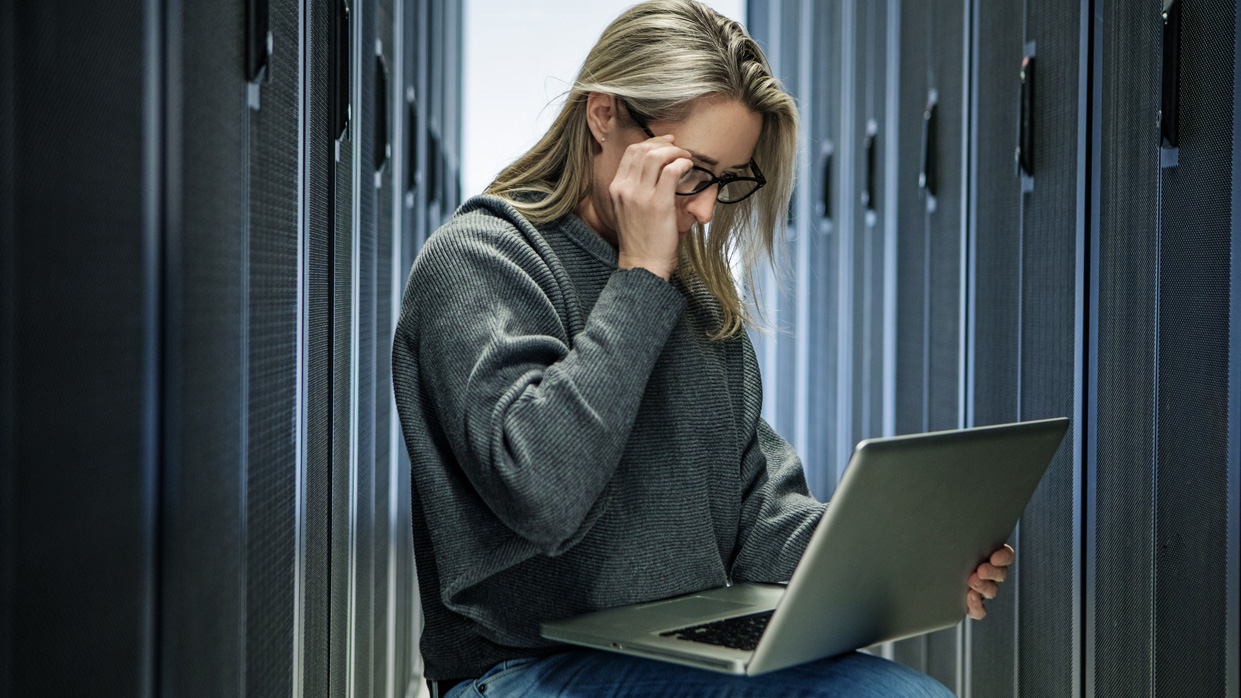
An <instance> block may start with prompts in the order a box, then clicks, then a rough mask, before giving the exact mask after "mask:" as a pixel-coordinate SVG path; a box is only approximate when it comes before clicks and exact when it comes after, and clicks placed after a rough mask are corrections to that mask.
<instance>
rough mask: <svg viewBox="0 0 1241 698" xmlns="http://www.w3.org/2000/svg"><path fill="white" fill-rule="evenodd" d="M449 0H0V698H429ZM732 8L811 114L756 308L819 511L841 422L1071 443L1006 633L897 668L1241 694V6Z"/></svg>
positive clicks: (841, 441) (905, 644) (999, 679)
mask: <svg viewBox="0 0 1241 698" xmlns="http://www.w3.org/2000/svg"><path fill="white" fill-rule="evenodd" d="M548 7H550V6H548V5H540V4H539V3H527V4H525V5H522V6H521V11H522V12H526V13H528V14H531V15H537V14H538V13H539V12H540V11H542V10H546V9H547V8H548ZM466 8H467V5H465V4H463V3H462V2H456V1H455V0H111V1H110V2H77V3H71V2H52V1H47V0H44V1H36V0H15V1H13V2H0V623H2V625H0V696H3V697H6V698H7V697H8V696H12V697H13V698H34V697H36V696H37V697H39V698H42V697H44V696H52V697H55V696H78V695H92V696H94V695H117V696H141V697H143V698H146V697H149V696H157V695H158V696H178V698H194V697H195V696H202V697H204V698H208V697H209V698H219V697H221V696H239V697H240V696H249V697H251V698H257V697H258V696H272V697H281V698H284V697H292V698H378V697H380V696H382V697H384V698H412V697H414V696H418V697H420V698H421V697H422V696H427V695H428V694H429V692H428V690H427V688H426V685H425V683H424V682H423V680H422V678H421V671H422V667H421V663H420V661H421V660H420V658H419V653H418V638H419V632H420V624H421V613H420V609H419V593H418V586H417V579H416V571H415V569H414V560H413V544H412V540H411V533H410V532H411V519H410V517H411V483H410V467H409V459H408V455H407V453H406V448H405V443H404V439H403V438H402V434H401V430H400V427H399V425H398V422H397V415H396V410H395V407H394V401H393V392H392V366H391V359H390V357H391V351H392V338H393V333H394V328H395V324H396V315H395V313H396V308H397V307H398V303H399V302H400V300H401V294H402V291H403V289H404V286H405V280H406V275H407V274H408V272H409V269H410V267H411V265H412V263H413V259H414V257H415V255H416V253H417V251H418V249H419V247H420V245H421V244H422V242H423V241H424V240H425V239H426V238H427V236H428V235H429V234H430V233H431V232H432V231H434V230H435V229H436V228H437V227H439V225H440V224H441V223H442V222H443V221H444V220H446V218H447V217H448V216H449V215H451V213H452V212H453V211H454V210H455V209H456V207H457V206H458V205H459V204H460V202H461V201H462V200H463V199H464V198H465V197H466V196H467V195H468V194H470V193H472V191H473V190H476V189H478V186H477V185H471V186H468V187H463V184H462V176H463V165H464V163H463V145H464V137H463V124H464V123H465V119H464V107H463V104H464V89H465V88H464V85H463V75H465V57H464V53H463V47H464V43H465V41H464V39H465V37H466V32H468V31H469V27H468V26H467V22H466ZM562 14H563V15H564V16H561V17H558V18H557V19H558V20H561V21H568V22H569V23H570V25H571V27H572V29H571V31H573V32H575V33H580V34H582V35H583V36H588V37H589V39H590V40H591V41H593V38H594V37H596V36H598V34H599V33H600V32H601V31H602V30H603V28H604V27H603V25H602V24H598V25H597V26H596V25H595V24H593V23H588V22H586V21H585V20H584V19H581V17H585V15H581V16H578V15H573V14H570V13H562ZM575 18H577V20H578V21H577V24H574V20H575ZM609 19H610V18H609ZM744 19H745V24H746V26H747V27H748V30H749V31H750V32H751V34H752V35H753V36H754V37H755V38H756V39H757V40H758V41H759V43H760V44H761V45H762V46H763V47H764V50H765V51H766V53H767V56H768V58H769V60H770V64H771V66H772V69H773V72H774V73H775V74H776V75H777V76H778V77H779V78H780V79H781V80H782V82H783V84H784V86H785V87H786V89H787V90H788V91H789V92H790V93H792V94H793V95H794V96H795V98H796V100H797V104H798V109H799V114H800V117H801V121H802V126H803V131H802V133H801V148H800V150H799V155H798V161H797V171H798V181H799V185H798V187H797V189H796V192H795V194H794V197H793V201H792V204H791V206H790V211H789V216H788V224H789V225H788V239H787V245H785V246H784V248H783V249H782V250H781V253H782V254H783V255H784V258H783V261H785V262H787V264H785V265H784V267H785V268H784V269H783V271H781V272H780V273H779V274H776V273H774V272H773V273H772V274H769V275H767V276H766V277H764V278H763V279H762V280H761V281H760V286H761V288H760V289H753V288H751V289H748V291H749V292H756V291H758V290H763V291H766V293H763V294H762V296H761V297H762V298H763V299H764V300H763V303H764V308H763V310H764V312H765V314H766V316H767V318H768V319H769V321H770V322H771V326H772V327H773V328H774V329H775V331H772V332H769V333H766V334H762V333H755V334H753V335H752V337H753V340H754V344H755V346H756V350H757V353H758V360H759V363H760V365H761V368H762V373H763V380H764V408H763V409H764V413H763V414H764V417H765V418H766V419H767V421H768V422H770V423H771V424H772V425H773V426H774V428H775V429H776V430H777V431H778V432H779V433H780V434H781V435H783V436H784V437H785V438H786V439H788V440H789V441H790V443H792V444H793V445H794V447H795V448H796V450H797V452H798V454H799V455H800V456H801V458H802V461H803V463H804V466H805V469H806V475H807V480H808V482H809V484H810V487H811V489H812V491H813V493H814V494H815V495H816V496H817V497H819V498H820V499H827V498H829V497H830V496H831V494H832V492H833V490H834V488H835V486H836V483H837V482H838V480H839V478H840V476H841V474H842V472H843V469H844V467H845V464H846V463H847V459H848V456H849V454H850V452H851V450H852V447H853V445H854V444H855V443H856V442H857V441H858V440H860V439H864V438H868V437H872V436H878V435H890V434H897V433H911V432H923V431H929V430H937V429H945V428H955V427H962V426H970V425H985V424H995V423H1003V422H1012V421H1017V420H1028V419H1038V418H1043V417H1054V416H1068V417H1070V419H1071V421H1072V427H1071V429H1070V432H1069V434H1068V436H1067V437H1066V438H1065V441H1064V444H1063V446H1062V448H1061V450H1060V452H1059V453H1058V454H1057V455H1056V457H1055V459H1054V460H1053V463H1052V465H1051V467H1050V468H1049V470H1048V474H1047V476H1046V477H1045V478H1044V480H1043V482H1042V484H1041V486H1040V488H1039V490H1038V491H1037V492H1036V494H1035V496H1034V498H1033V499H1032V500H1031V502H1030V504H1029V507H1028V508H1027V510H1026V512H1025V515H1024V516H1023V518H1022V520H1021V522H1020V524H1019V526H1018V527H1017V529H1016V530H1015V531H1014V532H1013V535H1012V537H1011V539H1010V542H1011V543H1012V544H1013V545H1014V546H1015V547H1016V549H1017V551H1018V557H1017V561H1016V563H1015V566H1014V568H1013V574H1012V575H1011V576H1010V580H1009V582H1007V583H1006V584H1005V589H1004V594H1003V595H1002V596H1001V598H999V599H996V600H995V601H994V602H992V604H991V605H990V615H989V617H988V618H987V619H986V620H984V621H980V622H978V621H966V622H963V623H961V624H960V625H958V626H956V627H954V628H951V629H948V630H943V631H940V632H937V633H932V634H929V635H925V636H922V637H917V638H911V639H907V640H904V641H901V642H897V643H892V644H889V645H886V646H884V647H882V648H880V649H879V650H877V651H879V652H881V653H882V654H884V655H885V656H887V657H890V658H892V659H895V660H896V661H900V662H904V663H906V664H909V665H911V666H913V667H916V668H917V669H919V670H921V671H924V672H926V673H928V674H930V675H931V676H933V677H935V678H936V679H937V680H939V681H940V682H942V683H943V684H944V685H946V686H948V687H949V688H950V689H951V690H953V691H954V692H955V693H956V694H957V695H959V696H962V697H963V698H1018V697H1020V698H1042V697H1048V698H1064V697H1066V696H1067V697H1073V698H1120V697H1122V696H1123V697H1124V698H1132V697H1146V698H1181V697H1187V698H1188V697H1193V698H1198V697H1200V696H1210V697H1216V696H1219V697H1231V698H1241V689H1239V682H1241V671H1239V665H1241V630H1239V628H1241V613H1239V611H1241V584H1239V580H1241V235H1239V234H1238V215H1239V212H1241V177H1239V176H1238V175H1239V173H1241V149H1238V147H1237V144H1238V137H1239V136H1241V118H1239V115H1241V110H1239V109H1238V100H1239V99H1241V90H1239V89H1238V87H1239V85H1238V82H1237V80H1238V74H1239V71H1238V65H1239V61H1241V41H1238V38H1239V37H1241V16H1239V15H1238V13H1237V10H1236V6H1235V2H1233V1H1231V0H1134V1H1129V0H748V2H746V3H745V11H744ZM592 22H593V20H592ZM587 24H589V26H586V25H587ZM579 60H580V59H579ZM573 67H575V66H566V67H565V69H566V70H570V69H572V68H573ZM514 108H515V107H514ZM548 111H549V112H551V111H554V108H553V107H549V108H548Z"/></svg>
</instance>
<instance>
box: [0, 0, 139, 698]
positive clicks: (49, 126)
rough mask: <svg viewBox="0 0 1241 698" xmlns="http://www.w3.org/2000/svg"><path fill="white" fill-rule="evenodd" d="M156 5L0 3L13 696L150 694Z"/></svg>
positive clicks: (8, 668)
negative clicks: (87, 691)
mask: <svg viewBox="0 0 1241 698" xmlns="http://www.w3.org/2000/svg"><path fill="white" fill-rule="evenodd" d="M154 6H155V3H144V2H135V1H132V0H121V1H119V2H114V3H106V4H103V3H100V4H94V3H88V4H85V5H82V6H80V7H75V12H76V17H75V19H74V21H72V22H65V21H64V18H63V17H62V15H61V8H60V7H59V5H58V4H55V3H4V4H3V5H2V6H0V39H3V41H0V44H2V45H0V66H2V68H3V80H2V84H0V187H3V190H2V191H0V213H2V214H3V215H2V216H0V256H2V257H3V259H2V260H0V265H3V274H0V276H3V279H0V284H3V286H0V308H3V311H2V314H0V317H3V322H4V327H3V330H4V333H3V338H2V339H0V352H2V354H3V355H2V356H0V359H3V370H4V373H3V374H0V395H3V399H4V407H0V416H2V417H3V419H4V422H5V424H4V427H3V432H2V436H3V440H2V441H0V449H3V455H2V458H3V462H2V464H0V471H2V472H0V480H2V481H3V482H4V483H5V484H4V485H0V493H3V494H4V495H5V498H6V499H7V501H6V502H4V503H3V504H2V505H0V506H3V511H2V512H0V519H2V520H4V521H5V532H4V538H5V542H4V543H3V544H0V545H2V547H0V551H3V557H2V558H0V563H3V565H4V571H5V573H4V575H3V579H2V580H0V604H2V606H0V610H3V611H4V613H5V615H4V620H3V622H4V623H5V624H6V625H5V627H4V629H3V631H0V635H2V636H3V637H4V640H0V648H2V649H4V650H5V658H4V659H3V660H0V662H2V663H0V679H4V680H5V682H6V683H5V684H4V685H3V688H2V689H0V690H4V691H8V692H10V693H9V694H10V695H13V696H15V697H18V698H25V697H27V696H41V695H57V694H60V695H72V694H73V693H75V692H77V690H78V689H79V688H80V687H81V686H82V685H83V684H95V685H107V686H109V687H111V689H112V690H114V691H116V692H118V693H125V694H130V695H138V694H141V693H142V692H144V691H149V690H151V689H152V685H151V683H152V681H153V676H154V674H153V673H152V669H153V662H154V661H155V652H154V647H153V642H154V637H155V634H154V626H153V617H154V609H155V603H156V599H155V596H154V594H155V588H156V587H155V584H154V582H155V568H154V559H155V555H154V547H153V546H154V541H155V529H154V525H155V504H156V502H157V501H158V500H157V499H156V494H157V487H158V480H157V478H156V473H157V471H156V465H157V463H158V459H159V454H158V453H157V451H156V450H155V448H156V446H157V444H158V441H157V440H156V434H157V432H156V427H157V425H158V421H157V420H158V407H159V403H158V401H157V395H158V393H157V386H158V382H157V379H158V374H157V373H156V370H157V368H158V365H159V364H158V357H157V354H156V352H158V345H157V344H155V343H154V342H153V341H152V340H153V334H152V330H153V329H154V328H155V325H154V322H155V317H154V313H155V312H157V310H158V305H157V304H156V298H157V296H156V294H157V293H158V291H159V286H158V269H159V266H158V265H159V257H158V255H159V253H160V247H159V245H158V238H157V237H156V236H155V233H157V231H158V230H159V223H160V222H159V220H158V211H159V205H158V203H159V202H158V198H157V197H158V192H159V189H158V186H157V184H158V181H159V179H158V177H157V176H156V175H157V174H158V173H159V161H158V156H159V151H158V149H157V148H154V147H153V146H155V144H157V143H158V137H159V135H160V134H159V131H158V130H151V129H157V127H158V124H157V123H156V124H153V123H151V122H150V121H148V119H147V113H148V110H149V109H151V108H152V107H154V108H158V105H159V104H160V101H159V99H160V95H161V91H160V88H159V85H158V76H159V74H160V73H159V70H158V66H156V65H155V64H153V63H151V62H150V61H149V60H148V58H147V54H146V52H145V50H146V47H147V46H148V45H149V43H150V42H151V41H155V40H158V38H159V37H158V35H152V34H151V33H149V31H148V30H149V29H151V28H152V26H156V27H157V26H158V25H152V24H151V23H149V22H148V20H149V19H150V18H151V16H150V14H149V13H150V12H152V11H153V8H154ZM53 36H54V37H57V39H58V40H59V41H60V42H61V43H60V44H59V46H60V47H61V50H58V51H48V50H42V48H43V47H45V46H47V45H48V41H49V40H50V37H53ZM148 90H149V91H148ZM84 107H89V108H88V109H86V108H84ZM152 138H154V139H155V140H154V143H153V142H152V140H151V139H152ZM83 580H89V583H84V581H83ZM69 628H72V629H73V633H72V636H73V637H74V638H75V641H74V642H73V643H67V642H65V639H64V638H65V636H66V633H67V631H68V630H67V629H69Z"/></svg>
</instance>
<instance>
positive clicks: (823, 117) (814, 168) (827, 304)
mask: <svg viewBox="0 0 1241 698" xmlns="http://www.w3.org/2000/svg"><path fill="white" fill-rule="evenodd" d="M846 4H849V5H852V3H851V2H848V0H830V1H828V2H816V3H811V7H812V12H813V17H812V20H811V21H812V26H813V37H814V38H813V40H812V41H811V42H810V46H809V47H808V48H807V50H808V51H809V53H810V56H809V58H810V71H809V73H810V74H809V75H807V76H806V77H805V78H804V81H805V82H808V83H809V84H810V85H811V86H812V88H811V90H810V94H809V95H801V94H798V101H799V103H809V116H808V118H807V119H806V123H803V124H802V129H803V131H804V132H805V134H806V137H807V147H806V150H807V157H808V158H809V178H808V179H807V180H806V182H805V183H804V185H803V186H802V187H801V188H800V189H799V191H798V195H799V198H800V199H802V200H804V202H805V203H802V202H801V201H799V202H796V203H797V205H798V206H799V207H798V209H797V210H799V211H801V215H800V218H801V220H800V226H801V227H802V228H804V229H805V231H806V238H807V239H806V240H805V241H804V242H803V245H802V248H801V249H800V250H799V256H804V257H805V258H806V259H805V263H804V265H803V266H802V267H801V270H802V271H803V272H804V273H808V274H809V275H810V279H807V281H809V282H810V283H807V284H806V288H807V290H808V291H809V293H808V295H807V298H806V299H805V303H806V304H807V305H808V307H807V308H806V318H807V320H808V322H809V324H808V326H806V327H804V328H802V329H801V331H802V332H804V333H806V335H807V341H806V347H807V350H808V353H809V356H807V357H806V362H807V365H808V366H810V367H811V368H810V371H809V374H808V375H807V376H805V378H804V381H805V382H806V383H807V386H806V387H807V406H806V407H807V413H808V414H807V427H808V429H807V432H808V433H807V434H806V435H805V437H804V440H803V443H804V444H805V452H804V453H799V455H800V456H801V457H802V463H803V464H804V466H805V470H806V482H807V485H809V487H810V491H811V492H812V493H813V494H814V496H815V497H816V498H818V499H819V500H820V501H826V500H827V499H829V498H830V497H831V495H832V492H833V491H835V488H836V483H837V481H838V480H839V479H840V474H841V468H842V467H843V464H841V463H839V462H838V461H839V457H840V449H839V448H838V443H839V441H840V437H841V435H840V431H839V430H838V429H833V428H831V426H830V425H833V424H836V423H837V420H836V415H837V413H838V410H839V399H838V391H837V386H838V383H839V378H840V375H839V374H840V371H839V370H838V367H839V354H840V351H839V342H840V340H839V335H840V330H839V327H838V318H839V316H840V302H839V299H838V294H837V293H836V290H837V289H838V287H839V286H840V284H839V281H838V279H839V276H838V274H839V268H840V250H839V248H840V239H841V236H842V235H843V234H844V233H845V231H846V230H847V229H848V223H847V221H846V220H845V219H844V218H843V216H844V215H845V210H846V208H847V207H846V206H845V201H844V197H845V196H847V195H848V194H847V192H848V191H850V188H849V182H848V181H847V177H846V176H845V175H846V174H847V173H848V170H847V167H848V166H847V165H846V164H845V159H844V158H845V156H846V155H847V150H846V147H845V139H846V138H848V135H847V134H846V133H845V132H844V131H843V130H842V129H843V128H844V124H843V123H842V121H843V119H842V116H843V115H842V113H841V110H840V109H838V108H837V107H838V105H839V104H840V102H841V100H842V95H843V92H842V89H843V87H844V86H843V84H842V70H843V65H842V63H843V60H842V59H843V58H844V53H843V51H844V39H845V38H846V32H845V28H844V25H843V23H842V21H843V13H844V11H845V6H846ZM790 87H794V88H796V87H797V86H790ZM799 261H800V260H799ZM816 281H817V283H816Z"/></svg>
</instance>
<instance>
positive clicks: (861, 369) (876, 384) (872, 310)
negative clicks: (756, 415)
mask: <svg viewBox="0 0 1241 698" xmlns="http://www.w3.org/2000/svg"><path fill="white" fill-rule="evenodd" d="M888 11H889V3H887V2H858V3H857V4H856V7H855V8H853V13H854V17H853V20H854V21H853V23H852V24H851V25H849V26H850V30H851V31H852V32H853V35H854V38H853V41H852V42H851V43H852V45H853V61H852V68H853V71H852V72H853V75H854V76H855V77H854V83H853V93H852V98H851V100H848V101H844V102H843V104H844V108H845V109H849V110H851V111H852V114H851V122H850V126H851V128H850V133H849V134H848V135H847V137H848V138H849V140H850V146H851V148H850V154H851V155H852V158H851V162H850V163H849V168H850V173H849V176H848V177H847V178H846V181H843V182H842V188H844V189H845V191H846V193H849V194H851V202H850V204H851V205H850V206H845V207H842V210H841V212H842V214H851V219H850V221H849V225H848V227H849V230H850V233H851V239H850V241H849V249H850V252H851V254H850V256H851V260H850V262H849V264H850V265H851V269H850V273H849V277H850V278H851V284H850V286H851V289H850V292H851V296H852V297H851V299H850V302H849V308H850V311H849V322H850V323H851V328H850V344H851V348H850V356H849V362H848V370H849V372H850V380H849V384H850V385H851V390H850V400H849V403H848V406H847V408H846V409H845V410H843V413H842V417H844V418H845V419H846V420H847V422H846V423H847V424H848V425H849V428H848V433H847V435H846V436H845V438H843V439H842V443H841V444H840V446H841V447H842V448H841V451H840V461H839V466H838V467H839V470H840V472H841V473H842V474H843V471H844V468H845V466H846V465H847V463H848V458H849V456H850V454H851V452H852V450H853V447H854V445H855V444H857V443H858V442H859V441H861V440H862V439H868V438H873V437H877V436H884V426H885V424H884V414H885V406H886V404H887V403H886V391H885V385H886V382H885V374H884V366H885V364H884V360H885V351H884V349H885V347H886V346H887V342H886V339H887V333H886V332H885V328H886V322H887V317H886V311H887V308H886V307H885V303H886V300H887V296H888V294H887V281H888V273H887V272H888V266H887V264H888V252H889V250H888V243H889V240H888V238H887V232H888V225H889V221H888V218H889V216H888V212H887V211H885V206H886V205H887V203H888V193H887V192H886V191H885V188H884V183H885V181H886V174H887V167H886V158H887V152H888V147H890V146H889V144H890V143H891V142H892V134H889V133H888V127H887V123H886V121H887V112H888V109H889V108H890V107H889V105H888V103H887V102H888V99H889V91H888V87H889V83H890V80H889V79H888V62H889V59H890V58H892V57H895V55H896V54H895V51H892V52H891V53H890V52H889V42H888Z"/></svg>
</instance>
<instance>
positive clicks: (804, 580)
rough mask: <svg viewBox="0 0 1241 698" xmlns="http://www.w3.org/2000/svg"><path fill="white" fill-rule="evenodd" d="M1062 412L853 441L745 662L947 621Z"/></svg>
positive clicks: (1056, 436) (1025, 492)
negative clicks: (845, 463) (823, 507)
mask: <svg viewBox="0 0 1241 698" xmlns="http://www.w3.org/2000/svg"><path fill="white" fill-rule="evenodd" d="M1068 424H1069V420H1067V419H1064V418H1060V419H1048V420H1041V421H1032V422H1022V423H1019V424H1008V425H1000V426H992V427H976V428H972V429H962V430H955V431H944V432H934V433H930V434H917V435H911V436H898V437H892V438H884V439H870V440H867V441H863V442H861V443H859V444H858V446H857V448H856V449H855V450H854V452H853V457H852V458H851V459H850V461H849V467H848V468H847V470H846V471H845V474H844V477H843V478H842V479H841V481H840V485H839V487H837V489H836V493H835V495H834V496H833V497H832V500H831V501H830V502H829V503H828V507H827V510H826V511H825V512H824V514H823V519H822V520H821V521H820V523H819V526H818V528H817V529H816V530H815V533H814V536H813V538H812V539H811V541H810V543H809V545H808V546H807V548H806V553H805V556H804V557H803V558H802V560H801V562H800V563H799V564H798V566H797V570H796V571H795V572H794V574H793V579H792V580H791V581H790V583H789V588H788V591H787V593H786V594H785V595H784V597H783V598H782V599H781V601H780V604H779V606H778V607H777V609H776V612H775V615H774V616H773V617H772V619H771V622H770V623H769V624H768V626H767V630H766V632H765V633H764V634H763V638H762V640H761V641H760V642H759V645H758V647H757V648H756V649H755V653H754V657H753V659H752V660H751V662H750V664H749V667H748V673H750V674H756V673H762V672H766V671H772V670H775V669H779V668H783V667H786V666H792V665H794V664H799V663H801V662H804V661H809V660H812V659H816V658H818V657H822V656H825V655H827V654H834V653H837V652H844V651H848V650H851V649H855V648H858V647H866V646H869V645H872V644H875V643H879V642H885V641H889V640H897V639H901V638H904V637H909V636H912V635H918V634H921V633H924V632H928V631H932V630H937V629H940V628H944V627H950V626H953V625H956V624H957V623H958V622H960V621H961V620H962V619H963V618H964V617H965V614H966V606H965V594H966V591H967V585H966V580H967V579H968V577H969V575H970V573H971V572H973V571H974V569H975V568H976V567H977V566H978V565H979V564H980V563H981V562H982V561H983V560H985V559H986V558H987V556H988V555H989V554H990V553H991V551H993V550H995V549H996V548H998V547H1000V546H1002V545H1003V544H1004V542H1005V541H1006V540H1007V539H1008V536H1009V535H1010V534H1011V533H1012V530H1013V528H1014V527H1015V526H1016V524H1017V520H1018V519H1019V518H1020V517H1021V514H1022V512H1023V511H1024V510H1025V506H1026V502H1028V501H1029V499H1030V497H1031V495H1033V494H1034V490H1035V488H1036V487H1037V486H1038V483H1039V480H1040V479H1041V478H1042V476H1043V471H1044V470H1046V468H1047V465H1048V464H1049V463H1050V461H1051V458H1052V456H1053V455H1055V452H1056V450H1057V448H1058V447H1059V446H1060V442H1061V440H1062V439H1063V437H1064V433H1065V431H1066V430H1067V428H1068Z"/></svg>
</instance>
